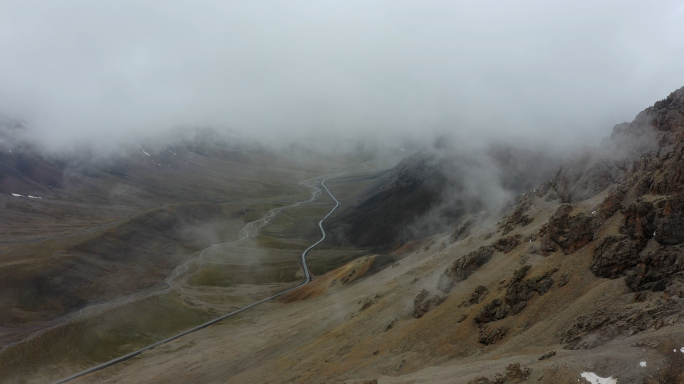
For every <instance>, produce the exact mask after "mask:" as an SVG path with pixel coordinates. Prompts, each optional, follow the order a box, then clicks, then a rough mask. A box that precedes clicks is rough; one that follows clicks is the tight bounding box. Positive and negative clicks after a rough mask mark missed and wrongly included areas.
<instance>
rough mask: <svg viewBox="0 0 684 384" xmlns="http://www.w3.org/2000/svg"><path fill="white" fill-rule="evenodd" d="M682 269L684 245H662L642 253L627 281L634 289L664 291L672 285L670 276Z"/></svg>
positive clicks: (683, 265)
mask: <svg viewBox="0 0 684 384" xmlns="http://www.w3.org/2000/svg"><path fill="white" fill-rule="evenodd" d="M681 271H684V245H678V246H669V247H660V248H658V249H657V250H655V251H653V252H649V253H647V254H645V255H641V256H640V257H639V262H638V264H637V265H636V267H635V268H633V269H631V270H630V271H629V272H628V273H627V278H626V279H625V281H626V282H627V286H628V287H629V288H630V289H631V290H633V291H642V290H645V289H651V290H657V291H662V290H664V289H665V288H666V287H667V286H668V285H670V283H671V281H670V277H671V276H673V275H675V274H677V273H678V272H681Z"/></svg>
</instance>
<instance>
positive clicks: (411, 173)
mask: <svg viewBox="0 0 684 384" xmlns="http://www.w3.org/2000/svg"><path fill="white" fill-rule="evenodd" d="M559 164H560V159H559V158H553V157H551V156H550V155H547V154H544V153H543V152H541V151H536V150H529V149H524V148H518V147H514V146H511V145H503V144H500V145H491V146H490V147H488V148H485V149H481V150H480V149H464V148H458V147H457V146H455V145H454V144H453V143H452V140H450V139H449V138H446V137H443V138H440V139H439V140H438V141H436V142H435V144H434V145H433V146H431V147H428V148H424V149H422V150H420V151H418V152H417V153H415V154H413V155H411V156H409V157H407V158H406V159H404V160H402V161H401V162H400V163H399V164H397V165H396V166H395V167H394V168H393V169H391V170H390V171H388V173H387V174H386V175H384V176H383V177H382V178H381V179H380V180H378V181H377V182H376V183H375V184H374V185H372V186H371V187H369V188H368V189H367V190H366V191H365V193H364V194H363V196H362V198H361V199H360V201H359V202H358V203H357V204H355V205H354V206H352V207H349V208H347V209H345V210H344V211H343V212H341V213H340V214H339V215H338V216H336V217H334V218H333V219H332V220H331V223H330V231H331V233H332V237H333V239H335V240H336V241H337V243H339V244H346V243H351V244H354V245H357V246H362V247H369V246H370V247H377V246H382V245H388V244H392V243H396V242H405V241H409V240H412V239H416V238H420V237H425V236H429V235H433V234H435V233H439V232H443V231H445V230H447V229H448V228H449V227H450V226H452V225H454V223H456V222H457V221H458V220H459V219H461V218H462V217H463V215H465V214H475V213H478V212H480V211H482V210H495V209H499V208H501V206H502V205H503V204H505V203H506V202H507V201H508V199H509V198H510V197H511V196H514V195H516V194H519V193H521V192H523V191H526V190H528V189H530V188H532V187H534V186H535V185H537V184H538V183H539V182H541V181H542V180H544V179H545V178H546V177H548V176H550V175H551V174H552V173H553V172H554V171H555V170H556V168H557V166H558V165H559Z"/></svg>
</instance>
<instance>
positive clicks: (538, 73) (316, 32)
mask: <svg viewBox="0 0 684 384" xmlns="http://www.w3.org/2000/svg"><path fill="white" fill-rule="evenodd" d="M682 16H684V7H682V5H681V4H679V3H677V2H658V3H648V2H631V3H627V4H625V3H624V2H616V1H615V2H612V1H609V2H601V3H596V2H590V1H579V2H571V3H557V2H543V1H524V2H522V3H510V2H486V3H476V2H466V3H464V2H458V3H454V2H446V1H432V2H420V3H417V2H397V1H381V2H373V3H370V4H369V3H367V2H361V1H344V2H338V1H333V2H323V3H321V2H305V1H289V2H278V1H266V2H243V3H226V2H219V1H207V0H205V1H198V2H195V1H193V2H188V1H178V2H166V1H148V2H142V3H141V2H134V1H116V2H115V1H98V2H90V1H77V0H65V1H59V2H54V1H30V2H11V3H7V2H6V3H5V4H3V5H0V52H2V56H3V58H4V60H1V61H0V113H1V114H4V115H7V116H12V117H16V118H20V119H22V121H24V122H25V123H26V125H28V126H29V127H30V128H31V129H30V131H29V136H31V138H32V139H35V140H39V141H40V142H42V143H43V144H45V145H47V146H49V147H51V148H57V149H61V148H68V147H70V146H73V145H75V144H83V143H85V144H87V145H91V144H95V145H100V146H109V145H111V144H112V143H120V142H126V141H133V142H135V141H137V140H141V139H143V138H146V137H150V136H155V135H156V136H159V135H164V134H166V132H168V130H169V129H175V130H184V129H187V127H212V128H217V129H220V130H223V131H227V132H232V133H233V134H235V135H238V136H246V137H249V138H254V139H258V140H260V141H264V142H275V143H280V142H282V141H283V140H292V141H297V140H305V139H306V140H308V139H309V138H311V137H314V138H316V139H318V140H327V138H329V137H340V136H341V137H353V138H358V139H367V140H378V141H388V140H394V139H397V138H398V137H401V138H402V139H404V138H409V139H414V140H425V141H428V140H431V139H433V138H434V137H435V136H436V135H438V134H443V133H449V134H452V135H455V136H457V137H462V138H463V139H464V140H465V139H467V140H480V141H488V140H490V139H492V138H497V139H504V140H516V141H520V142H524V141H534V142H536V143H544V144H548V145H555V146H556V147H564V146H570V145H575V144H577V143H580V142H581V143H586V142H589V143H592V142H597V141H598V140H599V139H600V138H601V137H604V136H607V135H608V134H609V133H610V129H611V128H612V126H613V125H614V124H615V123H619V122H622V121H629V120H631V119H632V118H633V117H634V115H635V114H636V113H637V112H639V111H640V110H641V109H643V108H644V107H646V106H648V105H651V104H652V103H653V101H655V100H658V99H661V98H663V97H665V96H666V95H667V94H668V93H669V92H670V91H672V90H674V89H676V88H678V87H680V86H681V85H682V84H684V74H682V72H681V68H682V67H684V26H683V24H682V23H681V19H682Z"/></svg>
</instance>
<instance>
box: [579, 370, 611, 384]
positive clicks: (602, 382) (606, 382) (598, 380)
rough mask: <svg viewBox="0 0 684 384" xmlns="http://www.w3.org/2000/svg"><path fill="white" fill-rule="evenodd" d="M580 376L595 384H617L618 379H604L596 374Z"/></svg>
mask: <svg viewBox="0 0 684 384" xmlns="http://www.w3.org/2000/svg"><path fill="white" fill-rule="evenodd" d="M580 376H582V377H583V378H584V379H585V380H587V381H588V382H590V383H594V384H617V379H614V378H613V376H610V377H605V378H604V377H601V376H599V375H597V374H595V373H594V372H582V374H581V375H580Z"/></svg>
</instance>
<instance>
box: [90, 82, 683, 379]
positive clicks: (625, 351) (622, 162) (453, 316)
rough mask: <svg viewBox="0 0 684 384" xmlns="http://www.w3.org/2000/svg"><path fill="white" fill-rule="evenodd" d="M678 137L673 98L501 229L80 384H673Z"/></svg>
mask: <svg viewBox="0 0 684 384" xmlns="http://www.w3.org/2000/svg"><path fill="white" fill-rule="evenodd" d="M682 139H684V88H683V89H680V90H678V91H676V92H674V93H673V94H671V95H670V96H669V97H668V98H667V99H665V100H663V101H660V102H658V103H656V104H655V105H654V106H653V107H650V108H648V109H646V110H645V111H644V112H642V113H641V114H639V115H638V116H637V118H636V119H635V121H634V122H632V123H629V124H621V125H618V126H616V127H615V129H614V132H613V135H612V136H611V138H610V139H608V140H606V141H605V142H604V143H603V144H602V146H601V148H599V149H597V150H590V151H587V152H585V153H583V154H581V155H578V156H577V157H576V158H574V159H572V160H570V161H568V162H566V163H565V164H564V165H563V166H562V167H561V168H560V170H559V171H558V172H557V173H556V174H555V176H553V177H551V178H550V179H549V180H548V181H546V182H544V183H542V184H541V185H540V186H539V187H537V188H534V189H533V190H531V191H529V192H528V193H525V194H523V195H520V196H519V198H518V199H517V201H516V204H514V205H513V206H511V207H510V208H509V209H508V210H507V211H506V212H505V214H504V215H503V216H500V217H497V216H495V215H494V216H493V214H481V215H475V216H469V217H465V218H463V219H462V220H461V221H460V222H459V223H457V225H456V226H455V227H454V228H453V232H452V233H446V234H441V235H437V236H433V237H430V238H427V239H424V240H421V241H418V242H413V243H410V244H407V245H406V246H404V247H402V248H401V249H397V250H395V251H394V252H390V253H388V254H386V255H378V256H375V258H376V259H377V258H381V257H385V258H387V257H390V256H391V257H392V260H393V261H392V262H391V263H388V264H387V265H386V266H385V267H384V268H381V269H379V270H373V269H372V268H368V272H366V273H365V274H364V275H363V276H358V274H357V273H356V272H359V271H363V270H365V269H366V265H367V263H368V261H365V263H362V262H361V261H355V262H354V263H356V264H350V265H348V266H346V267H345V268H344V269H341V270H339V271H335V272H334V273H332V274H331V275H330V276H328V277H325V276H324V277H321V278H320V280H319V283H318V285H312V286H310V287H305V288H302V291H301V292H300V293H297V292H295V293H293V294H292V295H290V297H289V298H288V299H287V300H283V301H280V302H277V303H270V304H268V305H265V306H263V307H261V308H259V309H257V310H256V311H253V312H250V313H246V314H244V315H243V316H241V317H240V318H238V319H234V320H232V321H227V322H225V323H223V324H221V325H219V326H217V327H212V328H209V329H207V330H205V331H203V332H199V333H195V334H192V335H189V336H188V337H186V338H183V339H180V340H177V341H175V342H173V343H170V344H168V345H165V346H163V347H160V348H158V349H155V350H153V351H149V352H147V353H144V354H143V355H141V356H139V357H137V358H136V359H134V360H131V361H129V362H126V363H124V364H120V365H117V366H115V367H112V368H109V369H107V370H104V371H101V372H99V373H96V374H92V375H90V376H87V377H84V378H82V379H80V380H79V381H78V382H107V383H113V382H117V383H120V382H140V381H154V382H168V383H171V382H179V381H183V382H191V381H196V382H206V383H214V382H216V383H218V382H221V383H233V382H234V383H242V382H269V383H287V382H297V383H300V382H311V383H319V382H331V383H332V382H346V383H421V382H425V383H428V382H429V383H473V384H477V383H520V382H543V383H559V382H582V381H584V380H586V378H591V377H602V378H606V380H608V378H610V377H612V378H613V379H616V380H617V381H616V382H618V383H683V382H684V278H683V277H682V276H683V275H684V262H683V260H684V255H683V254H682V248H681V247H682V246H683V245H682V244H684V237H683V236H682V233H684V232H683V231H682V229H683V228H682V227H683V226H684V221H683V220H684V215H683V214H682V208H684V207H683V206H682V204H683V203H682V202H683V201H684V198H683V197H682V196H681V193H682V191H683V190H684V179H683V178H682V171H681V164H683V160H684V159H682V156H684V140H682ZM352 276H353V279H351V278H348V279H347V281H345V278H347V277H352ZM333 282H335V283H333ZM314 284H316V283H314ZM314 288H315V289H314ZM314 293H315V294H314ZM594 380H596V379H594ZM604 382H609V381H604Z"/></svg>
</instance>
